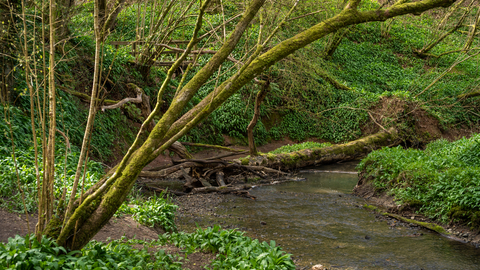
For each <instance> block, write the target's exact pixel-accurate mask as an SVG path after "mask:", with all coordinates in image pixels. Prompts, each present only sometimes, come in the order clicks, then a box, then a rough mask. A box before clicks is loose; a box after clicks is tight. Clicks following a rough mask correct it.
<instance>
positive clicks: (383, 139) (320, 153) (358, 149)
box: [236, 128, 400, 170]
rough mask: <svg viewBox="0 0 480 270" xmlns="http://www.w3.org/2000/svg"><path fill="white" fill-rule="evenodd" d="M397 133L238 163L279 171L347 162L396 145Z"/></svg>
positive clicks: (382, 133) (264, 156)
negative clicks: (384, 147)
mask: <svg viewBox="0 0 480 270" xmlns="http://www.w3.org/2000/svg"><path fill="white" fill-rule="evenodd" d="M396 135H397V132H396V130H395V129H393V128H391V129H389V130H388V131H387V132H385V131H382V132H379V133H377V134H373V135H370V136H367V137H364V138H361V139H358V140H355V141H352V142H349V143H345V144H336V145H332V146H329V147H323V148H312V149H304V150H300V151H296V152H292V153H284V154H276V155H275V154H263V155H260V156H256V157H246V158H243V159H239V160H237V161H236V162H237V163H240V164H243V165H250V166H260V165H261V166H264V167H269V168H274V169H279V170H289V169H296V168H300V167H306V166H311V165H318V164H328V163H332V162H338V161H347V160H353V159H357V158H359V157H362V156H365V155H366V154H368V153H370V152H371V151H372V150H375V149H378V148H380V147H383V146H388V145H396V144H398V143H400V141H399V140H397V137H396Z"/></svg>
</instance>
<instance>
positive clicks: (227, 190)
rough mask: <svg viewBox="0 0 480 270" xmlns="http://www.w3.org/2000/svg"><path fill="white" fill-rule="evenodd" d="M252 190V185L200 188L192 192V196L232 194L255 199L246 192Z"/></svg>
mask: <svg viewBox="0 0 480 270" xmlns="http://www.w3.org/2000/svg"><path fill="white" fill-rule="evenodd" d="M251 188H252V185H250V184H245V185H239V186H223V187H200V188H195V189H193V190H192V192H191V193H192V194H203V193H212V192H218V193H221V194H234V195H239V196H243V197H247V198H252V199H255V196H252V195H250V193H249V192H248V190H249V189H251Z"/></svg>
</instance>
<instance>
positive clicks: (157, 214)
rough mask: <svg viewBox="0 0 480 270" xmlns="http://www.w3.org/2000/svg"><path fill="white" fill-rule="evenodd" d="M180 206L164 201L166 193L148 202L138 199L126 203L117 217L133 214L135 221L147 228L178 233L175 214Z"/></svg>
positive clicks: (119, 210) (155, 196)
mask: <svg viewBox="0 0 480 270" xmlns="http://www.w3.org/2000/svg"><path fill="white" fill-rule="evenodd" d="M177 208H178V206H177V205H175V204H173V203H171V202H170V200H169V199H168V198H167V199H164V193H163V192H162V193H160V195H158V196H157V195H156V194H155V195H154V196H152V197H150V198H148V199H147V200H141V199H138V198H134V199H131V200H130V201H125V202H124V203H123V204H122V205H121V206H120V208H119V209H118V210H117V213H116V215H117V216H118V215H119V214H122V213H123V214H131V215H132V217H133V219H134V220H136V221H138V222H139V223H140V224H143V225H145V226H150V227H154V226H161V227H162V228H163V229H165V230H166V231H176V230H177V227H176V225H175V213H176V211H177Z"/></svg>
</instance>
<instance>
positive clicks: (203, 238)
mask: <svg viewBox="0 0 480 270" xmlns="http://www.w3.org/2000/svg"><path fill="white" fill-rule="evenodd" d="M167 244H170V245H175V246H177V247H179V248H180V249H182V252H181V255H178V254H167V253H166V252H165V250H164V249H162V248H161V247H162V246H165V245H167ZM132 246H135V248H133V247H132ZM138 247H141V248H138ZM152 250H155V251H154V252H153V253H152V252H151V251H152ZM199 251H203V252H212V253H215V254H216V257H215V259H214V260H213V261H212V262H211V263H210V264H209V265H207V266H205V268H206V269H239V270H240V269H242V270H247V269H255V270H273V269H275V270H276V269H278V270H284V269H285V270H290V269H291V270H293V269H295V265H294V263H293V261H292V259H291V257H290V256H291V255H290V254H287V253H285V252H284V251H282V250H281V248H280V247H278V246H277V245H276V244H275V242H274V241H271V242H270V243H267V242H259V241H258V240H256V239H255V240H254V239H251V238H250V237H247V236H245V235H244V233H243V232H240V231H237V230H223V229H221V228H220V227H219V226H215V227H213V228H207V229H197V230H196V231H195V232H194V233H183V232H180V233H171V234H168V233H167V234H164V235H160V236H159V240H154V241H143V240H136V239H132V240H127V239H123V238H122V239H120V240H114V241H112V242H110V243H109V244H104V243H101V242H96V241H91V242H90V243H88V244H87V245H86V246H85V247H84V248H83V249H82V250H81V251H72V252H69V253H67V250H65V249H64V248H63V247H59V246H57V245H56V243H55V241H52V240H50V239H47V238H43V239H42V240H41V241H40V242H38V241H37V240H36V239H35V237H34V236H32V235H27V236H25V237H20V236H16V237H15V238H10V239H9V241H8V243H6V244H3V243H0V268H1V269H182V263H183V262H184V261H187V260H188V257H189V255H190V254H191V253H194V252H199Z"/></svg>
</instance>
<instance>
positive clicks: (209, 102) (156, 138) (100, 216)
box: [57, 0, 454, 249]
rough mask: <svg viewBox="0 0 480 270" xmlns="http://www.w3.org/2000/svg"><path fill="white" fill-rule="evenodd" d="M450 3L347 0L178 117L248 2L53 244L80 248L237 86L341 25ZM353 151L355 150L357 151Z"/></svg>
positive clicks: (236, 36) (236, 34)
mask: <svg viewBox="0 0 480 270" xmlns="http://www.w3.org/2000/svg"><path fill="white" fill-rule="evenodd" d="M453 2H454V0H423V1H418V2H412V3H405V4H401V5H396V6H393V7H390V8H385V9H375V10H370V11H358V10H357V6H358V5H359V3H360V1H359V0H356V1H350V2H348V4H347V5H346V7H345V9H344V10H343V11H342V12H341V13H339V14H338V15H336V16H334V17H332V18H330V19H327V20H325V21H323V22H320V23H319V24H317V25H315V26H313V27H311V28H309V29H307V30H305V31H303V32H302V33H300V34H298V35H296V36H294V37H292V38H290V39H287V40H285V41H283V42H281V43H279V44H278V45H276V46H274V47H273V48H271V49H270V50H268V51H267V52H265V53H263V54H261V55H259V56H258V57H254V58H251V59H250V60H248V61H246V62H245V64H244V66H243V67H242V68H241V69H240V70H239V71H238V72H237V73H236V74H235V75H233V76H232V77H231V78H230V79H228V80H227V81H225V82H223V83H222V84H221V85H220V86H219V87H217V88H216V89H215V90H214V91H212V92H211V93H210V94H209V95H207V97H206V98H205V99H204V100H202V101H201V102H200V103H199V104H197V105H196V106H195V107H194V108H192V109H191V110H190V111H188V112H187V113H185V114H184V115H182V111H183V110H184V108H185V106H186V105H187V104H188V102H189V101H190V100H191V98H192V97H193V96H194V95H195V93H196V92H197V91H198V89H199V88H200V87H201V86H202V85H203V84H204V83H206V82H207V81H208V80H209V78H210V77H211V76H212V75H213V74H214V73H215V72H216V70H217V69H218V68H219V66H220V65H221V64H222V63H223V62H224V61H225V60H226V59H227V57H228V56H229V54H230V53H231V52H232V51H233V49H234V48H235V46H236V45H237V43H238V41H239V40H240V37H241V36H242V34H243V33H244V31H245V30H246V28H247V27H248V25H249V24H250V22H251V21H252V19H253V18H254V16H255V14H256V13H257V12H258V10H259V8H260V7H261V6H262V5H263V3H264V0H253V1H252V2H251V3H250V6H249V7H248V9H247V10H246V11H245V12H244V14H243V17H242V19H241V20H240V21H239V22H238V24H237V26H236V27H235V29H234V30H233V31H232V33H231V34H230V36H229V38H228V39H227V41H226V42H225V43H224V45H223V46H222V48H220V49H219V50H218V52H217V53H216V54H215V55H213V57H212V58H211V60H210V61H209V62H208V63H207V64H206V65H205V66H204V67H203V68H202V69H200V70H199V71H198V72H197V73H196V74H195V76H194V77H193V78H192V79H191V80H190V81H189V82H188V83H187V84H186V85H185V86H184V87H183V88H182V89H181V90H180V91H179V92H178V93H177V95H176V96H175V98H174V99H173V101H172V102H171V105H170V107H169V108H168V110H167V111H166V112H165V113H164V115H163V116H162V117H161V119H160V120H159V121H158V122H157V124H156V125H155V128H154V129H153V130H152V132H151V133H150V134H149V136H148V138H147V139H146V140H145V142H144V143H143V144H142V145H141V146H138V145H137V144H135V143H134V145H132V147H131V148H130V149H129V152H128V153H127V155H126V156H125V158H124V159H123V160H122V162H121V163H120V164H119V165H118V166H117V167H116V169H115V172H114V173H113V174H112V175H110V176H109V178H106V179H104V180H102V181H101V182H100V183H98V184H97V185H95V186H94V187H92V188H91V189H90V190H89V191H88V192H87V194H86V195H87V197H86V198H85V200H84V202H83V203H82V204H81V205H78V203H77V204H75V207H76V208H75V211H74V213H73V215H72V216H71V217H69V218H68V221H67V223H66V225H65V226H64V228H63V230H62V233H61V234H60V235H59V237H58V238H57V242H58V243H59V244H60V245H64V246H68V247H72V248H73V249H79V248H81V247H83V246H84V245H85V244H86V243H87V242H88V241H89V240H90V239H91V238H92V237H93V236H94V235H95V234H96V233H97V232H98V231H99V230H100V229H101V228H102V226H103V225H105V224H106V223H107V222H108V220H109V219H110V218H111V217H112V216H113V214H114V213H115V212H116V210H117V209H118V207H119V206H120V205H121V204H122V202H123V201H124V200H125V198H126V196H127V194H128V193H129V192H130V190H131V188H132V186H133V184H134V183H135V180H136V178H137V176H138V174H139V173H140V172H141V170H142V169H143V167H144V166H145V165H147V164H148V163H149V162H150V161H152V160H153V159H154V158H156V157H157V156H158V155H159V154H160V153H161V152H162V151H164V150H166V149H167V148H168V147H169V146H170V145H171V144H172V143H174V142H175V141H177V140H178V139H179V138H181V137H182V136H183V135H185V134H186V133H187V132H188V131H189V130H190V129H192V128H193V127H194V126H195V125H197V124H198V123H199V122H200V121H202V120H203V119H205V117H207V116H208V115H209V114H210V113H211V112H213V111H214V110H215V109H217V108H218V107H219V106H220V105H221V104H222V103H223V102H224V101H225V100H227V99H228V98H229V97H230V96H232V95H233V94H234V93H235V92H236V91H238V90H239V89H240V88H241V87H243V86H244V85H245V84H247V83H248V82H249V81H251V80H252V79H253V78H254V77H255V76H257V75H259V74H261V73H262V72H263V71H264V70H265V69H266V68H268V67H270V66H271V65H273V64H274V63H276V62H278V61H279V60H281V59H283V58H285V57H286V56H288V55H289V54H292V53H293V52H295V51H296V50H298V49H301V48H303V47H305V46H306V45H308V44H310V43H312V42H313V41H315V40H318V39H320V38H322V37H324V36H326V35H328V34H330V33H332V32H335V31H337V30H338V29H341V28H343V27H346V26H349V25H354V24H359V23H364V22H369V21H384V20H386V19H389V18H392V17H395V16H399V15H403V14H408V13H412V12H415V13H419V12H423V11H425V10H429V9H431V8H435V7H440V6H445V7H446V6H449V5H451V4H452V3H453ZM261 51H262V48H261V46H260V47H259V48H258V49H257V52H261ZM169 72H170V71H169ZM167 77H168V76H167ZM162 89H164V88H161V90H160V91H159V98H158V100H159V103H161V97H162V94H163V90H162ZM158 107H159V106H158V103H157V107H156V108H155V109H154V111H153V112H152V115H151V117H149V118H153V116H155V115H156V114H157V113H158V109H157V108H158ZM148 123H149V121H145V123H144V124H143V125H146V124H148ZM383 136H385V138H384V141H385V140H387V138H389V136H391V135H390V134H388V133H387V134H384V135H383ZM367 145H369V144H367ZM362 147H363V146H362ZM356 149H359V148H358V147H357V148H356ZM77 221H78V231H77V232H76V240H75V242H74V243H72V239H73V238H72V235H73V230H74V228H75V223H76V222H77Z"/></svg>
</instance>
